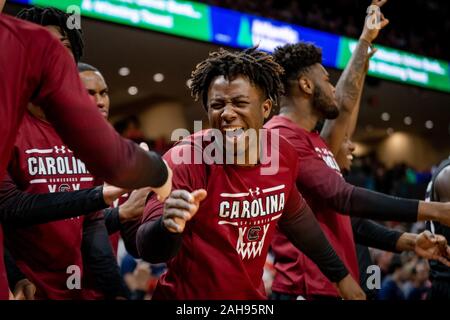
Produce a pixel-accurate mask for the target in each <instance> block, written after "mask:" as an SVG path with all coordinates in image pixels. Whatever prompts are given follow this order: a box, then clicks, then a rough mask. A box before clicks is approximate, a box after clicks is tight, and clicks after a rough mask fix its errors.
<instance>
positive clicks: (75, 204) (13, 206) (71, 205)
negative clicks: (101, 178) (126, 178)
mask: <svg viewBox="0 0 450 320" xmlns="http://www.w3.org/2000/svg"><path fill="white" fill-rule="evenodd" d="M123 193H125V190H123V189H120V188H116V187H112V186H101V187H96V188H91V189H85V190H80V191H73V192H56V193H47V194H32V193H27V192H23V191H22V190H20V189H19V188H18V186H17V185H16V184H15V182H14V181H13V180H12V179H11V177H10V176H9V175H8V174H6V176H5V178H4V179H3V181H2V182H1V184H0V222H1V223H3V224H11V225H14V226H16V227H18V226H28V225H32V224H39V223H46V222H50V221H56V220H63V219H67V218H72V217H77V216H79V215H80V214H83V213H84V214H87V213H90V212H94V211H98V210H101V209H104V208H106V207H108V206H109V205H111V203H112V202H113V201H114V200H115V199H116V198H117V197H119V196H120V195H122V194H123Z"/></svg>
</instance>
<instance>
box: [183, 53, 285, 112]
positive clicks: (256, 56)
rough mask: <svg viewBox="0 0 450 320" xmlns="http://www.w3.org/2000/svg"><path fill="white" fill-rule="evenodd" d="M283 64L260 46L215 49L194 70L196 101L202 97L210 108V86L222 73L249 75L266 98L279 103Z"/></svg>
mask: <svg viewBox="0 0 450 320" xmlns="http://www.w3.org/2000/svg"><path fill="white" fill-rule="evenodd" d="M282 73H283V68H282V67H281V66H280V65H279V64H278V63H276V62H275V61H274V60H273V57H272V56H271V55H269V54H267V53H265V52H262V51H259V50H257V48H256V47H253V48H249V49H246V50H244V51H236V52H231V51H228V50H225V49H223V48H221V49H219V51H215V52H211V53H210V54H209V56H208V58H207V59H205V60H204V61H202V62H200V63H199V64H197V66H196V67H195V69H194V70H193V71H192V73H191V78H190V89H191V94H192V96H193V97H194V98H195V100H196V101H198V100H199V98H201V99H202V103H203V107H204V108H205V109H208V108H207V97H208V89H209V86H210V84H211V81H212V80H213V79H214V78H215V77H218V76H224V77H225V79H227V80H230V79H231V80H232V79H234V78H236V77H237V76H240V75H242V76H245V77H247V78H248V79H249V80H250V82H251V83H252V84H253V85H255V86H257V87H258V88H260V89H261V90H262V91H263V92H264V94H265V96H266V98H269V99H271V100H272V102H273V104H274V106H276V105H278V99H279V96H280V95H282V94H283V85H282V83H281V79H280V76H281V74H282Z"/></svg>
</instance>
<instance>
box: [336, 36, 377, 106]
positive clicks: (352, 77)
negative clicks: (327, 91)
mask: <svg viewBox="0 0 450 320" xmlns="http://www.w3.org/2000/svg"><path fill="white" fill-rule="evenodd" d="M370 45H371V44H370V43H369V42H368V41H367V40H364V39H360V40H359V41H358V43H357V45H356V48H355V51H353V54H352V57H351V59H350V62H349V63H348V64H347V67H346V68H345V69H344V72H343V73H342V75H341V77H340V78H339V81H338V83H337V84H336V99H337V101H338V104H339V106H340V110H341V112H347V113H349V114H351V113H352V112H353V110H354V109H355V107H356V105H357V101H358V97H359V96H360V94H361V91H362V88H363V84H364V77H365V74H366V64H367V61H368V59H369V54H368V50H369V47H370Z"/></svg>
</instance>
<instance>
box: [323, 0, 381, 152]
mask: <svg viewBox="0 0 450 320" xmlns="http://www.w3.org/2000/svg"><path fill="white" fill-rule="evenodd" d="M386 2H387V0H373V1H372V5H371V7H369V8H373V7H372V6H375V7H378V8H381V7H382V6H383V5H384V4H385V3H386ZM376 16H377V13H376V12H375V11H372V10H368V15H367V17H366V21H365V24H364V28H363V31H362V33H361V36H360V38H359V41H358V43H357V45H356V48H355V50H354V52H353V54H352V58H351V59H350V62H349V63H348V64H347V66H346V68H345V70H344V71H343V73H342V75H341V77H340V78H339V81H338V83H337V84H336V99H337V101H338V105H339V109H340V113H339V116H338V118H337V119H335V120H327V121H326V122H325V125H324V127H323V129H322V132H321V136H322V137H323V138H324V139H325V141H326V142H327V144H328V147H329V148H330V150H331V152H333V154H335V155H336V154H337V153H338V151H339V148H340V147H341V144H342V141H343V140H344V137H345V134H346V133H347V131H348V128H349V127H350V124H351V120H352V115H353V112H354V110H355V109H356V108H358V106H359V101H358V100H359V99H360V97H361V94H362V89H363V86H364V79H365V76H366V73H367V63H368V60H369V58H370V57H371V55H373V54H374V53H375V51H372V52H371V53H369V48H370V47H371V46H372V42H373V41H374V40H375V39H376V38H377V37H378V34H379V32H380V30H381V29H383V28H384V27H385V26H386V25H387V24H388V23H389V20H387V19H385V18H384V16H383V14H382V13H381V12H380V19H381V21H380V24H379V29H378V28H376V26H374V25H373V23H371V22H372V19H376ZM356 117H357V115H356Z"/></svg>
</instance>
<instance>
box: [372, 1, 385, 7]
mask: <svg viewBox="0 0 450 320" xmlns="http://www.w3.org/2000/svg"><path fill="white" fill-rule="evenodd" d="M386 2H387V0H372V4H374V5H376V6H378V7H380V8H381V7H382V6H384V4H385V3H386Z"/></svg>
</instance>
